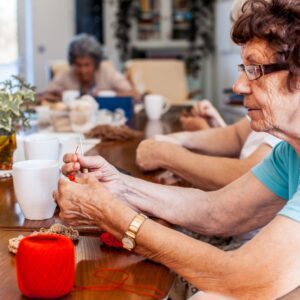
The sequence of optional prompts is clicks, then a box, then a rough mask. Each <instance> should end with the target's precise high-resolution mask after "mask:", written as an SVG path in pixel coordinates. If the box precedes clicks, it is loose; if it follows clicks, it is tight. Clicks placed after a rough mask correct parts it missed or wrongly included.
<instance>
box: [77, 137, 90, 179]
mask: <svg viewBox="0 0 300 300" xmlns="http://www.w3.org/2000/svg"><path fill="white" fill-rule="evenodd" d="M79 145H80V152H81V155H82V156H83V154H84V153H83V148H82V138H81V136H79ZM88 172H89V170H88V169H87V168H83V169H82V173H83V174H87V173H88Z"/></svg>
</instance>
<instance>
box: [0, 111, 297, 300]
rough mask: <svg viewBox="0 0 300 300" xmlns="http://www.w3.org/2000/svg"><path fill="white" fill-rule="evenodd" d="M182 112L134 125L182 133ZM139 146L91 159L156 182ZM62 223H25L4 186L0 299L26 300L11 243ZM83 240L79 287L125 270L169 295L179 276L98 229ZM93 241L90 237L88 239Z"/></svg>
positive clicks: (8, 184) (88, 294) (99, 150)
mask: <svg viewBox="0 0 300 300" xmlns="http://www.w3.org/2000/svg"><path fill="white" fill-rule="evenodd" d="M180 110H181V109H180V108H172V109H171V111H169V112H168V113H167V114H166V115H165V116H163V118H162V120H161V122H152V123H147V119H146V118H145V115H144V114H143V113H141V114H139V115H138V116H137V117H136V119H135V120H134V122H133V126H134V127H135V128H136V129H139V130H143V131H145V132H146V133H147V134H150V135H152V134H154V133H158V134H159V133H169V132H173V131H178V130H180V124H179V122H178V116H179V113H180ZM139 142H140V140H134V141H128V142H105V143H102V144H100V146H99V147H95V148H94V149H92V150H91V151H90V152H89V154H91V155H97V154H100V155H102V156H103V157H105V158H106V159H107V160H108V161H109V162H110V163H112V164H114V165H115V166H116V167H119V168H122V169H124V170H126V171H128V172H129V173H130V174H132V175H133V176H136V177H139V178H143V179H146V180H150V181H154V182H155V181H156V176H157V173H155V172H150V173H142V172H141V171H140V170H139V169H138V167H137V166H136V164H135V150H136V147H137V145H138V143H139ZM57 221H59V219H58V218H57V217H54V218H51V219H49V220H46V221H29V220H26V219H25V218H24V216H23V214H22V212H21V210H20V208H19V206H18V204H17V203H16V199H15V195H14V192H13V184H12V180H2V181H0V278H1V281H0V299H3V300H4V299H5V300H10V299H11V300H15V299H25V298H24V297H22V295H21V294H20V292H19V290H18V287H17V282H16V278H15V257H14V255H11V254H9V253H8V250H7V245H8V239H9V238H11V237H15V236H18V235H19V234H24V235H27V234H30V231H32V230H34V229H38V228H40V227H49V226H50V225H51V224H53V223H55V222H57ZM79 230H80V232H81V234H82V235H85V236H80V241H79V243H78V244H77V245H76V262H77V268H76V282H75V283H76V285H79V286H80V285H87V284H97V281H95V279H94V278H93V275H92V274H93V271H94V270H95V269H96V268H122V269H124V270H126V271H128V272H129V273H130V282H129V284H133V283H134V284H136V285H138V284H144V285H149V286H152V287H155V288H157V289H160V290H162V291H164V292H165V294H166V295H167V293H168V292H169V290H170V288H171V286H172V283H173V280H174V278H175V274H174V273H172V272H171V271H170V270H168V269H167V268H166V267H164V266H162V265H159V264H156V263H154V262H151V261H149V260H145V259H144V258H142V257H140V256H137V255H134V254H130V253H128V252H127V251H125V250H115V249H110V248H107V247H105V246H103V245H101V244H100V242H99V239H98V237H97V234H98V231H99V230H98V229H97V228H93V227H81V228H79ZM86 235H88V236H86ZM64 299H80V300H88V299H118V300H120V299H124V300H125V299H132V300H135V299H149V297H142V296H140V295H136V294H130V293H126V292H124V291H120V290H114V291H109V292H94V291H73V292H72V293H71V294H70V295H69V296H67V297H65V298H64ZM281 299H282V300H298V299H300V288H299V289H296V290H295V291H293V292H291V293H290V294H288V295H287V296H285V297H283V298H281Z"/></svg>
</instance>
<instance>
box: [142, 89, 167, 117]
mask: <svg viewBox="0 0 300 300" xmlns="http://www.w3.org/2000/svg"><path fill="white" fill-rule="evenodd" d="M144 103H145V110H146V114H147V117H148V119H149V120H159V119H160V117H161V116H162V115H163V114H164V113H166V112H167V111H168V110H169V108H170V103H169V102H168V101H167V100H166V99H165V98H164V97H163V96H161V95H155V94H149V95H147V96H146V97H145V100H144Z"/></svg>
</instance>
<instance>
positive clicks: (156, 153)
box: [136, 139, 180, 171]
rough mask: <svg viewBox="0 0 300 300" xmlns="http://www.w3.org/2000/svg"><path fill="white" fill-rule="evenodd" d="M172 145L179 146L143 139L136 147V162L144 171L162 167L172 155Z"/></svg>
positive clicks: (173, 145)
mask: <svg viewBox="0 0 300 300" xmlns="http://www.w3.org/2000/svg"><path fill="white" fill-rule="evenodd" d="M174 147H176V148H177V147H180V146H177V145H175V144H173V143H168V142H159V141H156V140H152V139H149V140H144V141H142V142H141V143H140V144H139V146H138V148H137V149H136V163H137V165H138V166H139V167H140V168H141V169H142V170H145V171H153V170H157V169H159V168H164V167H165V165H166V164H167V162H168V157H169V156H170V155H172V151H173V149H174Z"/></svg>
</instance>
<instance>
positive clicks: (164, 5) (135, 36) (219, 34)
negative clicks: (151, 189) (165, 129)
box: [0, 0, 244, 123]
mask: <svg viewBox="0 0 300 300" xmlns="http://www.w3.org/2000/svg"><path fill="white" fill-rule="evenodd" d="M232 2H233V0H215V1H213V0H0V46H1V52H0V80H3V79H6V78H8V77H9V76H10V75H11V74H19V75H22V76H23V77H25V79H26V80H27V81H28V82H30V83H32V84H34V85H35V86H36V87H37V90H38V91H42V90H43V89H44V88H45V87H46V86H47V84H48V82H49V80H50V78H51V65H52V63H53V62H57V61H62V62H64V61H66V60H67V46H68V43H69V41H70V39H71V38H72V37H73V36H74V35H75V34H77V33H81V32H86V33H90V34H93V35H95V36H96V37H97V39H98V40H99V41H100V42H101V44H102V45H103V46H104V49H105V55H106V57H107V58H109V59H110V60H111V61H112V62H113V63H114V65H115V66H116V67H117V69H118V70H120V71H122V72H125V68H126V62H128V61H129V60H132V59H137V58H140V59H178V60H181V61H183V62H184V65H185V70H186V80H187V82H188V86H189V90H200V93H198V94H197V95H195V98H197V99H203V98H208V99H210V100H211V101H212V102H213V103H214V104H215V105H216V106H217V107H218V108H219V109H220V111H221V112H222V114H223V116H224V118H225V119H226V121H227V122H229V123H231V122H233V121H234V120H236V119H237V118H239V117H240V116H241V115H243V114H244V111H243V108H242V107H240V106H239V105H236V104H240V102H238V101H235V98H234V95H232V92H231V87H232V84H233V82H234V81H235V79H236V78H237V76H238V72H237V64H239V63H240V61H241V59H240V53H239V48H238V47H237V46H235V45H234V44H233V43H232V42H231V40H230V27H231V21H230V9H231V6H232ZM228 103H229V104H228ZM233 104H234V105H233Z"/></svg>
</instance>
